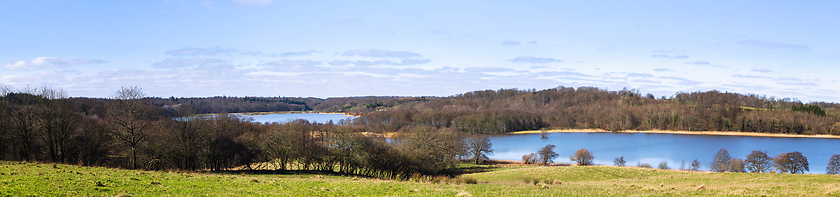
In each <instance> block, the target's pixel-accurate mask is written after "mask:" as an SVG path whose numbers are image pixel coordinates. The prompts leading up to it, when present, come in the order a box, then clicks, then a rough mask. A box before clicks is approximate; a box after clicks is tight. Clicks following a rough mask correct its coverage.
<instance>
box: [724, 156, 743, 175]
mask: <svg viewBox="0 0 840 197" xmlns="http://www.w3.org/2000/svg"><path fill="white" fill-rule="evenodd" d="M726 171H727V172H746V171H744V160H743V159H732V160H729V162H726Z"/></svg>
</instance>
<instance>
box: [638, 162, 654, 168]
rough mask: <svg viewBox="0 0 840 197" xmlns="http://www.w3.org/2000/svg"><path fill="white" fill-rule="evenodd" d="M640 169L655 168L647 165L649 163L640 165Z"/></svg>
mask: <svg viewBox="0 0 840 197" xmlns="http://www.w3.org/2000/svg"><path fill="white" fill-rule="evenodd" d="M639 167H642V168H653V167H651V166H650V164H647V163H642V164H639Z"/></svg>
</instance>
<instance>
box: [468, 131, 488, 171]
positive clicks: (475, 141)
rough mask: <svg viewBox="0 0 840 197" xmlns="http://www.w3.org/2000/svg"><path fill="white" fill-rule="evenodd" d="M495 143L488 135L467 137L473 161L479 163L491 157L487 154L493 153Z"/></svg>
mask: <svg viewBox="0 0 840 197" xmlns="http://www.w3.org/2000/svg"><path fill="white" fill-rule="evenodd" d="M492 147H493V143H490V138H489V137H487V136H482V137H470V138H467V150H469V154H470V156H471V157H472V160H473V162H475V164H478V163H479V162H480V161H481V160H484V159H489V158H488V157H487V155H492V154H493V148H492Z"/></svg>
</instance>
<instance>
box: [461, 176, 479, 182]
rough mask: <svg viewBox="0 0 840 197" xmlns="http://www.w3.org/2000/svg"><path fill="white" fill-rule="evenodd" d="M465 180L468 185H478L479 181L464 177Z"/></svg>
mask: <svg viewBox="0 0 840 197" xmlns="http://www.w3.org/2000/svg"><path fill="white" fill-rule="evenodd" d="M463 179H464V183H466V184H476V183H478V179H475V178H473V177H464V178H463Z"/></svg>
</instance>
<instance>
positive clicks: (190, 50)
mask: <svg viewBox="0 0 840 197" xmlns="http://www.w3.org/2000/svg"><path fill="white" fill-rule="evenodd" d="M233 52H236V50H234V49H222V48H219V47H216V48H196V47H181V48H180V49H175V50H168V51H166V52H165V53H166V54H167V55H174V56H202V55H217V54H230V53H233Z"/></svg>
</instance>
